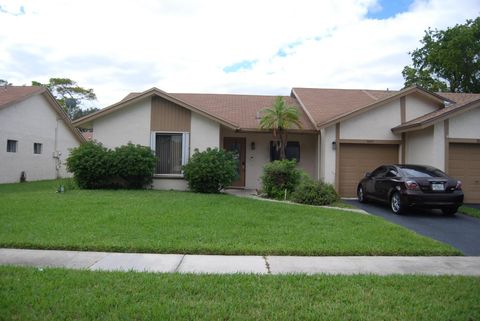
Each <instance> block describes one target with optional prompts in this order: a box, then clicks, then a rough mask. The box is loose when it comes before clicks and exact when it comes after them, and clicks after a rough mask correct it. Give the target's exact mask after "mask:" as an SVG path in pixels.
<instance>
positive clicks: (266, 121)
mask: <svg viewBox="0 0 480 321" xmlns="http://www.w3.org/2000/svg"><path fill="white" fill-rule="evenodd" d="M262 113H263V116H262V118H261V119H260V128H261V129H268V130H271V131H272V133H273V137H274V139H275V140H276V142H277V144H276V148H277V150H278V151H280V159H281V160H283V159H285V147H286V146H287V140H288V129H290V128H291V127H292V126H293V125H295V126H297V127H298V128H302V123H301V121H300V119H299V112H298V109H297V108H296V107H295V106H288V105H287V104H286V103H285V100H284V99H283V97H277V98H276V99H275V102H274V104H273V106H272V107H271V108H264V109H263V110H262Z"/></svg>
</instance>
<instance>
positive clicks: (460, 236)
mask: <svg viewBox="0 0 480 321" xmlns="http://www.w3.org/2000/svg"><path fill="white" fill-rule="evenodd" d="M345 202H347V203H348V204H351V205H353V206H356V207H358V208H360V209H362V210H364V211H366V212H368V213H370V214H372V215H376V216H381V217H383V218H385V219H386V220H388V221H390V222H393V223H395V224H398V225H401V226H404V227H406V228H408V229H410V230H413V231H415V232H417V233H419V234H421V235H424V236H427V237H430V238H432V239H435V240H438V241H441V242H444V243H447V244H450V245H452V246H454V247H456V248H457V249H459V250H460V251H462V252H463V254H464V255H473V256H480V219H478V218H475V217H471V216H467V215H464V214H460V213H457V214H455V215H454V216H445V215H443V214H442V213H441V212H440V211H438V210H407V212H406V213H405V214H402V215H394V214H393V213H392V212H391V211H390V208H389V207H388V206H387V205H382V204H380V203H373V202H371V203H366V204H362V203H360V202H358V201H357V200H345Z"/></svg>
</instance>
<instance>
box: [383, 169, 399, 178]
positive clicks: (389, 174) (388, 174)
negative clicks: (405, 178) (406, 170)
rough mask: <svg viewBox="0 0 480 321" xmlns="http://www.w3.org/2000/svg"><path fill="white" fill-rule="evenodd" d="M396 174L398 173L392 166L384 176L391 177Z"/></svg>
mask: <svg viewBox="0 0 480 321" xmlns="http://www.w3.org/2000/svg"><path fill="white" fill-rule="evenodd" d="M397 176H398V173H397V171H396V170H395V169H394V168H389V169H388V172H387V174H386V175H385V177H389V178H393V177H397Z"/></svg>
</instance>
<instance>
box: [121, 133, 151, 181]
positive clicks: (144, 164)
mask: <svg viewBox="0 0 480 321" xmlns="http://www.w3.org/2000/svg"><path fill="white" fill-rule="evenodd" d="M112 159H113V162H114V163H113V168H114V177H116V178H117V179H118V180H117V181H116V183H117V185H119V187H122V188H142V187H144V186H146V185H149V184H151V183H152V177H153V173H154V171H155V164H156V159H155V155H153V152H152V150H151V149H150V147H146V146H141V145H134V144H132V143H128V144H127V145H123V146H120V147H117V148H115V150H114V153H113V157H112Z"/></svg>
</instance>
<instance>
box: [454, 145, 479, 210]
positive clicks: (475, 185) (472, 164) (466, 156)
mask: <svg viewBox="0 0 480 321" xmlns="http://www.w3.org/2000/svg"><path fill="white" fill-rule="evenodd" d="M448 175H449V176H452V177H454V178H456V179H459V180H461V181H462V184H463V192H464V193H465V203H480V144H460V143H450V147H449V158H448Z"/></svg>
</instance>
